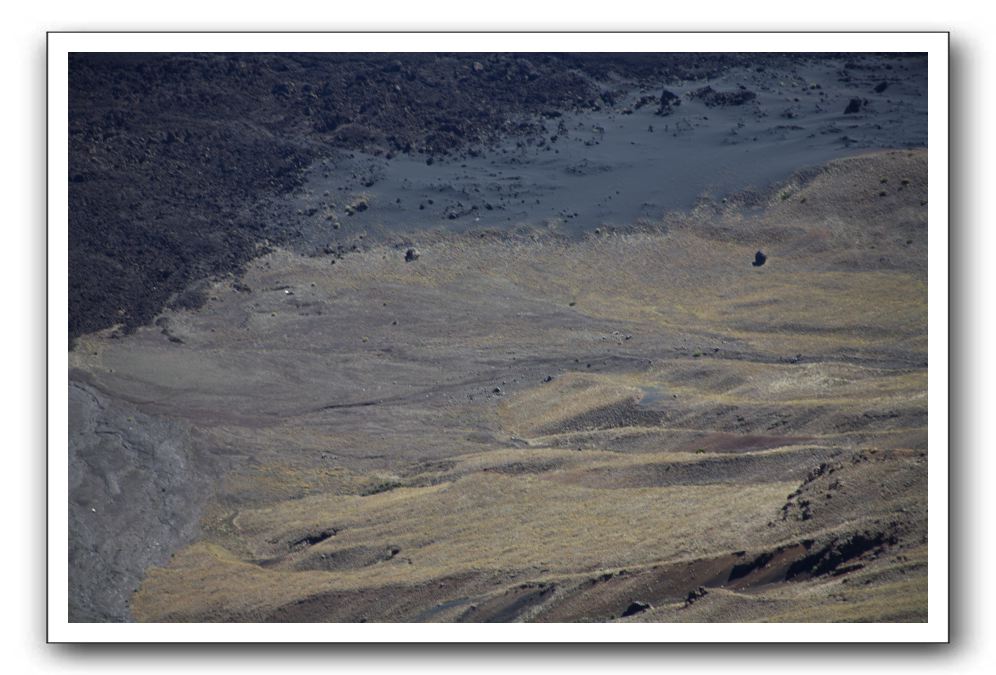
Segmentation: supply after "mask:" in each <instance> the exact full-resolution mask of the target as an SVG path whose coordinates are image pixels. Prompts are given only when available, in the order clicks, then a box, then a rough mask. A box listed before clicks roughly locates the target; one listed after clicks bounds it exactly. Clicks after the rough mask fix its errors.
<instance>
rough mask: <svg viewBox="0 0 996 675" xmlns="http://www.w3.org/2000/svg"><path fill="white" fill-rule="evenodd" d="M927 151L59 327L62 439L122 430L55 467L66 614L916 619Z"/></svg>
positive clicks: (267, 261) (294, 263) (438, 238)
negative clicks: (64, 533) (79, 331)
mask: <svg viewBox="0 0 996 675" xmlns="http://www.w3.org/2000/svg"><path fill="white" fill-rule="evenodd" d="M926 159H927V157H926V151H923V150H918V151H888V152H881V153H877V154H869V155H862V156H858V157H853V158H848V159H842V160H837V161H835V162H832V163H830V164H829V165H827V166H826V167H825V168H824V169H822V170H820V171H815V172H808V173H807V174H806V176H805V177H799V178H796V179H793V180H791V181H789V182H788V183H786V184H785V185H784V186H782V187H781V188H780V189H779V190H777V191H775V192H774V193H773V194H772V195H771V196H770V198H769V200H768V201H767V202H766V203H764V204H762V205H760V206H759V207H757V208H750V209H747V208H744V204H740V203H737V201H736V200H735V199H731V200H729V201H728V202H727V203H725V204H719V205H710V206H703V207H702V208H700V209H698V210H697V211H693V212H690V213H686V214H682V215H675V216H673V217H671V218H669V219H667V220H666V221H665V222H664V223H661V224H660V225H659V226H658V227H655V228H651V229H645V230H643V231H640V232H630V233H626V234H624V233H609V232H600V233H598V234H592V235H590V236H587V237H585V238H583V239H581V240H565V239H561V238H558V237H555V236H551V235H548V234H533V235H526V236H522V237H512V236H509V235H500V236H499V235H490V234H489V235H482V234H480V233H468V234H464V235H456V234H422V235H419V236H418V237H416V240H417V251H416V253H417V255H408V257H409V258H413V259H412V260H410V261H408V262H406V249H405V248H395V247H391V246H386V245H372V246H370V247H369V248H368V249H367V250H362V251H358V252H356V253H354V254H351V255H349V256H346V257H344V258H338V257H337V256H335V255H320V256H304V255H300V254H297V253H293V252H290V251H287V250H275V251H273V252H272V253H270V254H268V255H266V256H265V257H262V258H260V259H258V260H256V261H255V262H253V263H252V264H251V265H250V266H249V268H248V269H247V271H246V273H245V274H244V275H242V276H240V277H238V278H235V277H219V278H218V279H217V280H216V281H214V282H213V283H212V284H211V285H210V286H209V287H208V288H207V289H206V294H207V296H208V301H207V303H206V304H205V305H204V306H203V307H201V308H199V309H195V310H187V309H175V310H167V311H166V312H165V313H163V314H162V315H161V316H160V317H159V318H158V319H157V320H156V322H155V325H154V326H148V327H143V328H139V329H138V330H137V331H136V332H135V333H134V334H131V335H128V336H125V337H112V335H114V332H113V330H108V331H104V332H101V333H92V334H89V335H86V336H83V337H81V338H80V340H79V344H78V346H77V348H76V349H75V350H74V351H73V352H72V353H71V354H70V363H71V373H70V379H71V398H72V397H75V399H76V400H78V403H77V405H75V406H72V407H71V415H72V417H73V419H74V424H76V425H77V426H76V427H74V428H76V429H78V432H77V433H73V434H71V437H70V446H71V451H72V452H74V453H75V456H79V457H87V456H92V455H93V454H94V453H93V451H92V448H93V447H94V444H95V443H98V442H100V439H99V437H101V436H103V435H106V434H108V433H111V434H118V436H116V437H115V439H112V441H113V443H115V444H116V445H115V446H114V447H115V448H118V452H119V453H120V455H121V457H122V459H121V460H120V461H118V462H117V464H116V465H115V466H114V467H112V468H113V470H110V469H109V468H108V467H106V466H101V465H99V463H94V462H92V461H91V462H87V461H82V460H81V461H79V462H78V463H77V464H76V465H74V468H73V471H72V473H73V475H74V477H75V481H74V483H73V485H74V487H73V488H72V489H71V500H70V511H71V513H70V515H71V518H72V519H73V520H72V522H75V523H78V527H74V528H73V531H72V533H71V539H73V538H74V539H73V542H72V543H73V550H75V551H77V552H78V553H77V557H76V559H74V560H71V565H70V566H71V568H75V569H79V565H82V564H84V563H85V564H86V565H87V566H88V567H87V568H86V569H103V570H104V576H102V577H100V579H101V581H100V582H99V584H98V583H97V582H96V581H95V582H92V584H91V582H89V581H87V579H90V578H94V579H95V578H96V577H93V575H91V574H85V575H79V577H78V579H79V581H78V583H75V584H74V587H73V589H72V593H73V599H74V602H75V603H76V604H75V607H76V609H75V610H74V611H75V613H76V617H77V618H78V619H79V620H90V619H89V618H87V617H93V616H95V615H100V614H101V613H103V614H105V615H107V614H108V612H110V610H109V609H107V608H109V607H110V608H116V609H115V610H114V611H115V612H117V614H114V616H117V617H118V618H126V617H128V616H130V617H132V618H134V619H137V620H141V621H608V620H621V621H923V620H925V619H926V615H927V605H926V587H927V569H926V551H927V532H926V509H927V501H926V475H927V457H928V449H927V440H926V438H927V434H926V431H927V398H926V385H927V361H926V358H927V357H926V354H927V278H926V253H927V228H926V198H927V197H926V194H927V193H926ZM413 236H414V235H413ZM758 249H762V250H763V251H764V253H765V254H766V256H767V258H766V262H765V264H763V265H761V266H754V265H752V261H754V260H755V252H756V251H757V250H758ZM87 394H89V396H87ZM136 416H140V417H136ZM136 420H137V421H136ZM130 423H134V424H140V426H141V428H142V429H143V431H142V433H135V432H132V433H130V434H129V433H127V429H128V428H129V427H128V425H129V424H130ZM121 434H124V435H121ZM108 442H111V441H108ZM88 448H90V449H91V450H88ZM111 476H113V477H114V479H113V480H112V479H111V478H110V477H111ZM187 476H196V477H197V480H195V481H191V480H188V479H187V478H185V477H187ZM171 477H176V478H175V479H174V478H171ZM78 485H85V486H87V489H86V490H83V489H80V488H78V487H76V486H78ZM153 493H154V494H156V495H161V498H160V499H151V498H150V495H151V494H153ZM123 514H128V517H127V518H125V517H123ZM108 540H114V541H118V542H121V544H120V545H118V546H116V547H112V548H116V549H122V550H123V551H124V552H123V553H122V552H121V550H114V551H111V550H105V549H107V546H106V545H105V546H104V547H103V548H102V547H101V546H99V545H98V543H99V542H106V541H108ZM143 542H145V543H144V548H143ZM133 549H134V550H133ZM81 552H86V555H84V554H83V553H81ZM150 563H151V566H149V567H147V565H150ZM74 566H75V567H74ZM138 579H141V582H140V584H139V582H138ZM115 580H116V581H115ZM122 589H124V590H122ZM136 589H137V590H136ZM133 590H134V591H135V592H134V593H132V592H131V591H133ZM125 602H127V603H128V604H127V607H124V605H123V603H125Z"/></svg>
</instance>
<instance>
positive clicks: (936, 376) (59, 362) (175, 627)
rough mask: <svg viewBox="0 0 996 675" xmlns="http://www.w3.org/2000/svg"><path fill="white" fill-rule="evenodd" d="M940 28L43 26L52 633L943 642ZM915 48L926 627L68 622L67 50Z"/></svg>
mask: <svg viewBox="0 0 996 675" xmlns="http://www.w3.org/2000/svg"><path fill="white" fill-rule="evenodd" d="M948 42H949V35H948V33H946V32H770V33H769V32H680V33H669V32H562V33H561V32H499V31H481V32H314V33H312V32H273V33H268V32H203V33H182V32H52V33H49V34H48V65H47V67H48V73H47V76H48V143H47V161H48V271H47V273H48V383H47V384H48V443H47V452H48V485H47V500H48V502H47V506H48V514H47V516H48V531H47V537H48V549H47V554H48V584H47V588H48V596H47V600H46V601H47V610H48V612H47V614H48V624H47V628H48V635H47V638H48V641H49V642H77V643H80V642H105V643H135V642H139V643H155V642H174V643H199V642H209V643H240V642H250V643H280V642H290V643H302V642H345V643H365V642H386V643H418V642H435V643H440V642H443V643H445V642H453V643H459V642H470V643H486V642H492V643H507V642H523V643H526V642H545V643H569V642H584V643H611V642H681V643H694V642H717V643H816V642H829V643H866V642H867V643H905V642H910V643H915V642H934V643H943V642H948V641H949V628H948V619H949V576H948V575H949V571H948V566H949V547H950V541H949V532H948V524H949V521H948V507H949V479H948V470H949V466H948V463H949V457H948V456H949V451H950V448H949V447H948V441H949V433H948V412H949V410H948V393H949V392H948V384H949V382H948V377H949V373H948V363H949V361H948V337H949V335H948V331H949V328H948V321H949V313H948V262H949V254H948V243H949V242H948V232H949V222H948V219H949V207H948V188H949V183H948V182H949V173H948V169H949V167H948V163H949V156H948V152H949V151H948V142H949V131H948V114H949V109H948V106H949V102H948V95H949V86H948V77H949V71H948ZM463 51H466V52H559V51H575V52H593V51H598V52H922V53H926V54H927V57H928V120H927V122H928V139H929V149H930V152H929V155H928V172H929V183H928V197H929V198H928V205H927V206H928V246H929V248H928V251H929V254H928V281H929V284H928V335H929V342H928V363H929V364H930V366H929V367H930V376H929V378H928V409H929V420H930V421H929V427H928V444H929V448H930V450H931V455H932V457H931V460H930V466H929V471H928V532H929V533H930V545H929V550H928V570H929V572H928V574H929V577H928V621H927V622H925V623H908V624H896V623H882V624H880V623H852V624H836V623H835V624H829V623H828V624H818V626H819V629H818V630H813V628H814V626H813V624H789V623H786V624H731V623H727V624H669V623H646V624H643V623H640V624H604V623H599V624H489V625H488V626H484V625H481V624H380V623H373V624H371V623H365V624H360V623H348V624H343V623H340V624H333V625H329V624H241V623H240V624H164V623H157V624H137V623H136V624H117V623H106V624H105V623H70V622H69V618H68V597H69V589H68V583H69V574H68V497H69V490H68V485H69V482H68V452H67V448H68V428H69V423H68V419H69V416H68V398H67V394H66V391H67V385H68V346H69V345H68V338H67V334H66V330H65V327H66V326H67V325H68V284H67V279H68V269H69V268H68V251H69V233H68V222H69V219H68V216H69V214H68V185H67V180H66V175H67V163H68V134H67V129H68V126H69V124H68V55H69V54H70V53H71V52H463Z"/></svg>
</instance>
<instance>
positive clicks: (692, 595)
mask: <svg viewBox="0 0 996 675" xmlns="http://www.w3.org/2000/svg"><path fill="white" fill-rule="evenodd" d="M708 594H709V591H707V590H706V589H704V588H703V587H702V586H699V587H698V588H697V589H695V590H694V591H688V596H687V597H686V598H685V607H688V606H690V605H692V604H694V603H695V601H696V600H698V599H699V598H704V597H705V596H706V595H708Z"/></svg>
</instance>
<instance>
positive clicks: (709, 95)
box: [689, 85, 757, 108]
mask: <svg viewBox="0 0 996 675" xmlns="http://www.w3.org/2000/svg"><path fill="white" fill-rule="evenodd" d="M689 96H690V97H691V98H694V99H698V100H700V101H702V102H703V103H704V104H705V105H706V106H707V107H710V108H713V107H725V106H734V105H743V104H744V103H747V102H748V101H753V100H754V99H755V98H757V94H755V93H754V92H752V91H751V90H749V89H748V88H747V87H745V86H743V85H740V88H739V89H736V90H734V91H716V90H715V89H713V88H712V87H710V86H709V85H706V86H704V87H702V88H701V89H696V90H695V91H693V92H691V93H690V94H689Z"/></svg>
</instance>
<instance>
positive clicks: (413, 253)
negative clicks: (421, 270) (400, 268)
mask: <svg viewBox="0 0 996 675" xmlns="http://www.w3.org/2000/svg"><path fill="white" fill-rule="evenodd" d="M419 255H421V254H420V253H419V252H418V249H417V248H410V249H408V250H407V251H405V262H415V261H416V260H418V258H419Z"/></svg>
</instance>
